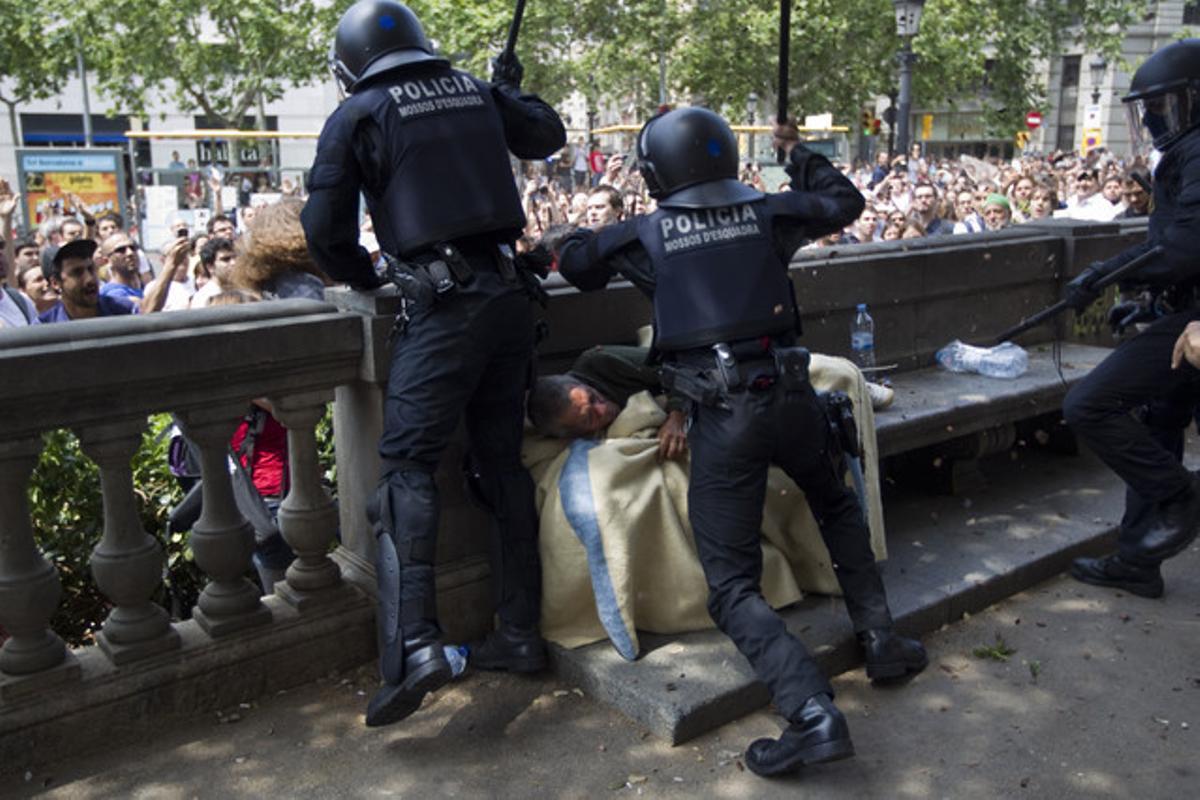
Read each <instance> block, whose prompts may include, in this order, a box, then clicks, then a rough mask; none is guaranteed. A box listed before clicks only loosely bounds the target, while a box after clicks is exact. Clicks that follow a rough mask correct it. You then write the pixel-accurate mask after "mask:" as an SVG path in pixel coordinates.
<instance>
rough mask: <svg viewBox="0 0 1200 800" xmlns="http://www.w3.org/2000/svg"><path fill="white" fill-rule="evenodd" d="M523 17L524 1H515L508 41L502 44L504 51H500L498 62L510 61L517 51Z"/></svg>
mask: <svg viewBox="0 0 1200 800" xmlns="http://www.w3.org/2000/svg"><path fill="white" fill-rule="evenodd" d="M524 16H525V0H517V9H516V11H514V12H513V20H512V24H511V25H509V26H508V39H506V40H505V42H504V49H503V50H501V51H500V58H499V59H498V60H502V61H511V60H512V57H513V53H515V52H516V51H517V34H519V33H520V32H521V19H522V18H523V17H524Z"/></svg>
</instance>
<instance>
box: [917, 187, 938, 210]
mask: <svg viewBox="0 0 1200 800" xmlns="http://www.w3.org/2000/svg"><path fill="white" fill-rule="evenodd" d="M936 202H937V193H936V192H934V191H933V187H932V186H918V187H917V190H916V191H915V192H913V207H914V208H915V209H916V210H917V213H918V214H922V215H925V214H928V213H930V212H931V211H933V206H934V204H935V203H936Z"/></svg>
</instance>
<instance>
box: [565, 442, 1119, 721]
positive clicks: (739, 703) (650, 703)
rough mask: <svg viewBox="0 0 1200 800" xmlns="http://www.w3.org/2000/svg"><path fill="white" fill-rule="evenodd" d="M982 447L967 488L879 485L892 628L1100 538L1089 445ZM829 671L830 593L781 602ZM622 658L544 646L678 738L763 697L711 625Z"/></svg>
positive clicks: (1106, 541)
mask: <svg viewBox="0 0 1200 800" xmlns="http://www.w3.org/2000/svg"><path fill="white" fill-rule="evenodd" d="M1013 452H1014V453H1016V454H1017V456H1018V457H1017V459H1016V460H1015V461H1014V460H1012V458H1011V456H1010V454H1008V453H1006V454H1003V455H1001V456H997V457H994V458H992V459H988V460H986V461H985V462H983V469H984V472H985V474H986V475H987V477H988V481H989V486H988V489H987V491H986V492H984V493H982V494H981V495H980V496H978V497H973V498H962V497H928V496H915V495H911V494H910V495H907V496H904V497H886V498H885V509H886V518H887V525H888V531H889V536H888V548H889V555H890V558H889V560H888V561H887V562H886V564H885V565H884V579H885V582H886V584H887V587H888V593H889V598H890V601H891V605H892V611H893V614H894V616H895V618H896V621H897V625H898V627H899V628H901V629H902V630H904V631H906V632H909V633H913V634H923V633H928V632H930V631H933V630H936V629H938V628H940V627H941V626H943V625H946V624H949V623H951V622H954V621H957V620H959V619H961V618H962V615H963V614H964V613H974V612H976V611H979V610H981V609H983V608H986V607H987V606H989V605H992V604H993V603H995V602H996V601H998V600H1000V599H1002V598H1004V597H1008V596H1010V595H1012V594H1015V593H1017V592H1019V591H1021V590H1022V589H1025V588H1027V587H1029V586H1031V585H1033V584H1035V583H1038V582H1040V581H1042V580H1044V579H1045V578H1047V577H1049V576H1051V575H1054V574H1056V573H1058V572H1061V571H1062V570H1063V569H1064V568H1065V567H1066V566H1067V565H1068V564H1069V563H1070V561H1071V559H1073V558H1076V557H1077V556H1080V555H1086V554H1093V553H1098V552H1102V551H1104V550H1106V549H1107V548H1109V547H1110V546H1111V544H1112V541H1113V537H1114V534H1115V526H1116V524H1117V522H1118V520H1119V519H1120V515H1121V510H1122V507H1123V500H1124V494H1123V490H1122V487H1121V484H1120V482H1119V480H1118V479H1117V478H1116V477H1115V476H1114V475H1112V473H1110V472H1109V471H1108V470H1107V469H1105V468H1104V467H1103V465H1101V464H1100V463H1099V462H1098V461H1096V460H1095V459H1094V458H1093V457H1091V456H1088V455H1084V456H1078V457H1065V456H1054V455H1052V454H1048V453H1042V452H1030V451H1027V450H1017V451H1013ZM784 619H785V620H786V621H787V625H788V629H789V630H790V631H791V632H792V633H794V634H795V635H797V636H798V637H799V638H800V639H801V640H803V641H804V642H805V644H806V645H807V646H808V647H809V649H810V650H811V651H812V652H813V654H814V655H815V656H816V658H817V660H818V662H819V663H820V664H821V666H822V668H823V669H824V670H825V671H826V672H827V673H828V674H830V675H834V674H838V673H841V672H845V671H847V670H850V669H854V668H856V667H857V666H858V665H859V664H860V663H861V656H860V654H859V649H858V646H857V643H856V642H855V641H854V637H853V634H852V630H851V627H850V621H849V618H848V617H847V615H846V612H845V607H844V605H843V604H842V601H841V599H840V598H831V597H824V596H819V595H810V596H809V597H807V598H805V599H804V600H803V601H802V602H801V603H799V604H797V605H795V606H793V607H791V608H789V609H787V610H786V611H785V612H784ZM640 640H641V642H642V646H643V653H642V656H641V657H640V658H639V659H638V660H637V661H636V662H632V663H631V662H626V661H624V660H623V659H622V658H621V657H620V656H619V655H617V653H616V651H615V650H614V649H613V648H612V646H611V645H610V644H609V643H608V642H606V641H605V642H599V643H597V644H594V645H590V646H588V647H583V648H579V649H576V650H565V649H563V648H553V650H554V661H555V667H556V669H557V670H558V671H559V674H560V675H561V676H562V677H563V679H564V680H566V681H569V682H571V683H572V684H573V685H577V686H579V687H580V688H582V689H583V690H584V692H586V693H587V694H589V695H590V696H592V697H595V698H597V699H599V700H602V701H604V702H606V703H609V704H610V705H613V706H615V707H616V708H617V709H618V710H620V711H621V712H623V713H624V714H626V715H627V716H629V717H630V718H631V719H633V720H634V721H636V722H637V723H639V724H640V725H643V726H645V727H646V728H648V729H649V730H650V731H651V732H653V733H654V734H655V735H657V736H659V737H661V738H663V739H665V740H667V741H669V742H671V743H672V744H679V743H681V742H685V741H687V740H689V739H691V738H693V737H695V736H698V735H700V734H702V733H705V732H707V731H710V730H713V729H714V728H717V727H719V726H721V725H723V724H725V723H727V722H730V721H732V720H734V719H737V718H739V717H742V716H744V715H746V714H748V713H750V712H752V711H754V710H756V709H758V708H761V707H762V706H764V705H765V704H766V703H767V702H768V700H769V698H768V695H767V691H766V688H765V687H764V686H763V685H762V684H761V683H759V682H758V681H757V680H756V679H755V677H754V674H753V672H752V671H751V669H750V666H749V664H748V663H747V662H746V661H745V659H743V658H742V656H741V655H740V654H739V653H738V652H737V650H736V649H735V648H734V647H733V645H732V644H731V643H730V642H729V640H728V639H726V638H725V636H724V635H723V634H721V633H720V632H719V631H716V630H711V631H703V632H699V633H691V634H685V635H681V636H674V637H665V636H653V635H650V634H642V635H641V636H640Z"/></svg>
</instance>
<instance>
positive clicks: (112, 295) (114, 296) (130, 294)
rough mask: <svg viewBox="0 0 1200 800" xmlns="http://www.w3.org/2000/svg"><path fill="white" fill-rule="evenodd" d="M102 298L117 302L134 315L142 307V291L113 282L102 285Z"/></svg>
mask: <svg viewBox="0 0 1200 800" xmlns="http://www.w3.org/2000/svg"><path fill="white" fill-rule="evenodd" d="M100 296H101V297H107V298H109V299H110V300H116V301H117V302H118V303H120V304H121V305H123V306H125V307H126V308H128V309H129V312H130V313H131V314H132V313H133V312H134V311H135V310H136V309H137V308H138V307H139V306H140V305H141V303H139V302H138V301H139V300H141V299H142V290H141V289H134V288H133V287H132V286H126V285H125V284H123V283H116V282H115V281H111V282H109V283H104V284H101V285H100Z"/></svg>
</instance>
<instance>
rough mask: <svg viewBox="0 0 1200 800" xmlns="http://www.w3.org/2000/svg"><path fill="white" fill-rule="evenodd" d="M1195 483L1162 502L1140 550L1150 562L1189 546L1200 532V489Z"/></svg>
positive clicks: (1138, 545) (1194, 480)
mask: <svg viewBox="0 0 1200 800" xmlns="http://www.w3.org/2000/svg"><path fill="white" fill-rule="evenodd" d="M1196 480H1197V479H1195V478H1193V479H1192V485H1191V486H1189V487H1188V488H1187V489H1186V490H1184V491H1182V492H1180V493H1179V494H1177V495H1175V496H1174V497H1172V498H1171V499H1169V500H1166V501H1164V502H1162V503H1159V504H1158V508H1157V509H1156V511H1155V513H1154V515H1153V516H1152V517H1151V520H1150V522H1149V524H1148V525H1147V526H1146V530H1145V532H1144V533H1143V534H1142V538H1141V541H1140V542H1138V544H1137V553H1138V555H1139V556H1141V557H1142V558H1145V559H1146V560H1147V561H1165V560H1167V559H1168V558H1171V557H1172V556H1176V555H1179V554H1180V553H1182V552H1183V551H1184V550H1186V549H1187V547H1188V545H1190V544H1191V543H1192V542H1193V541H1195V539H1196V533H1197V532H1200V491H1198V490H1197V488H1196Z"/></svg>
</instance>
